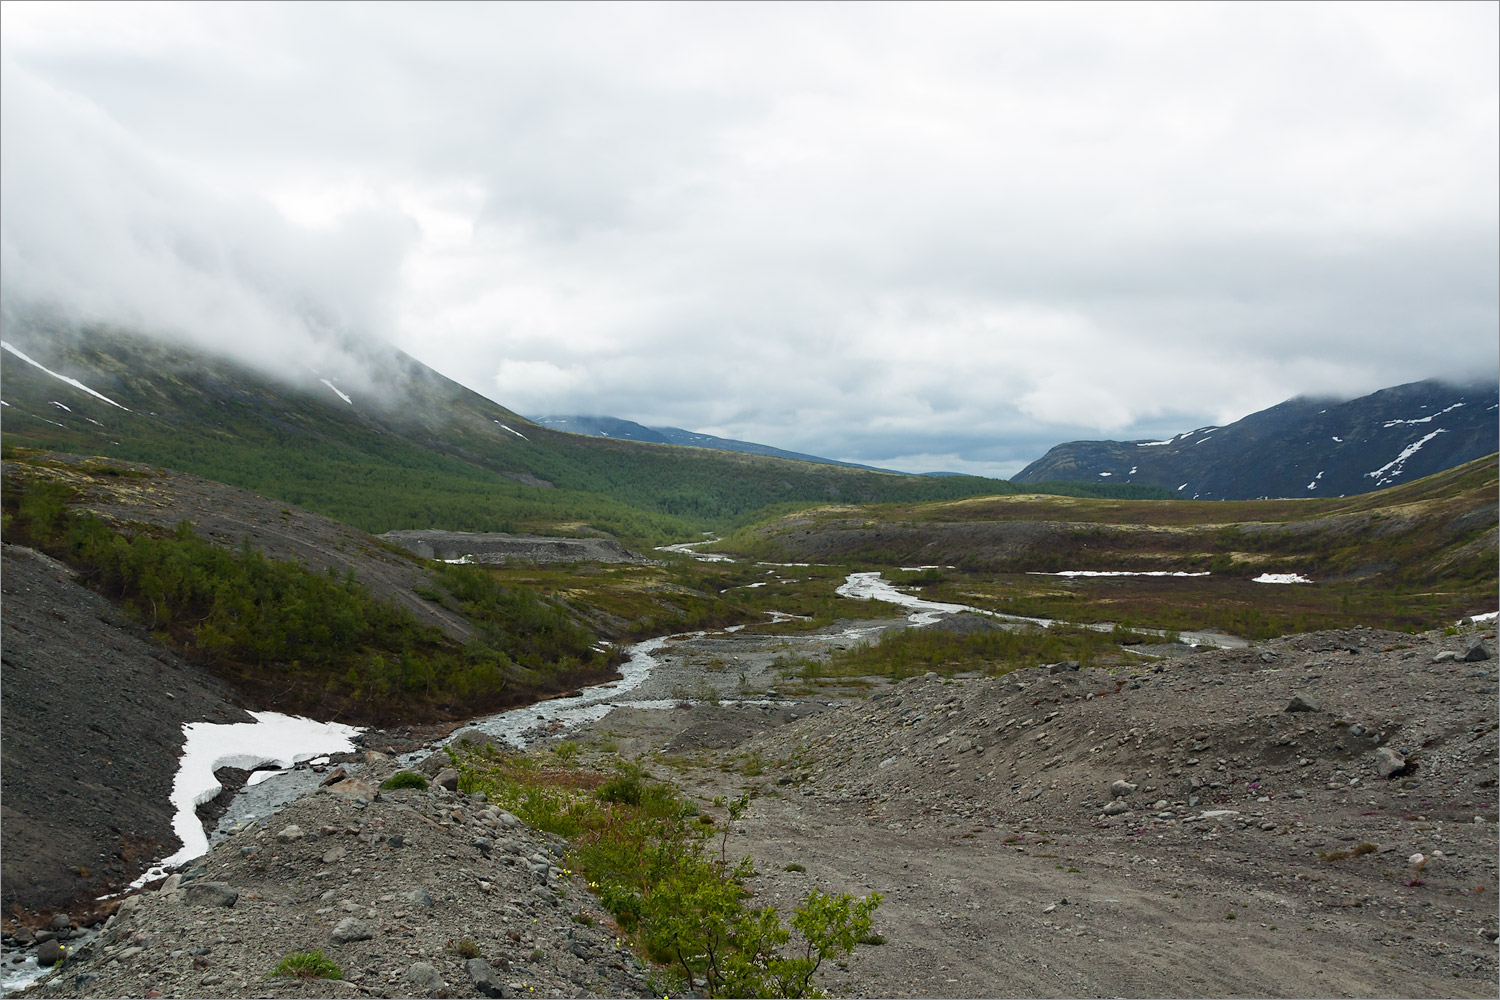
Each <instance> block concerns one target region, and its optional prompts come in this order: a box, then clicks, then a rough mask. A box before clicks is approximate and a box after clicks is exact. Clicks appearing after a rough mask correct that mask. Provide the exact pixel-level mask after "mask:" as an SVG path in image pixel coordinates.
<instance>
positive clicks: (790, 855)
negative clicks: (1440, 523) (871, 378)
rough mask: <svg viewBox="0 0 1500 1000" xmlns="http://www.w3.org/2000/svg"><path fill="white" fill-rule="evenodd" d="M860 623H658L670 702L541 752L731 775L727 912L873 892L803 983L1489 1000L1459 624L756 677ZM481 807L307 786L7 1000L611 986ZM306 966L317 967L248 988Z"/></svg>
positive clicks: (539, 847) (1472, 643)
mask: <svg viewBox="0 0 1500 1000" xmlns="http://www.w3.org/2000/svg"><path fill="white" fill-rule="evenodd" d="M890 624H891V623H889V622H886V623H864V622H862V623H857V624H856V623H847V624H846V625H841V626H838V627H835V628H832V629H828V630H823V631H822V632H821V633H818V634H816V635H809V636H800V637H766V636H751V635H744V634H742V633H741V634H739V635H733V634H727V633H715V634H711V635H707V636H701V637H697V638H692V639H685V640H681V641H677V642H673V643H669V644H667V646H666V647H665V648H664V649H663V650H662V652H661V653H660V654H659V656H660V661H661V662H660V665H659V666H658V667H657V668H656V670H655V671H654V672H653V674H652V676H651V679H650V680H649V681H648V683H647V684H646V685H643V686H642V688H640V689H636V690H633V691H631V692H629V693H628V694H627V695H625V696H624V697H626V698H630V699H644V698H648V697H649V698H655V699H668V701H667V706H668V707H662V708H632V709H618V710H616V711H615V712H613V713H612V714H610V715H607V716H605V717H604V718H603V719H601V720H599V721H597V722H594V723H591V724H588V725H586V726H584V727H583V728H581V729H578V730H572V731H553V732H552V733H551V735H550V736H544V737H542V745H545V744H546V742H547V741H548V740H555V739H559V738H563V737H568V738H571V739H574V740H576V741H578V742H579V743H581V744H582V745H583V746H584V747H585V748H586V756H587V758H588V759H592V760H596V761H598V762H600V763H601V764H602V763H604V762H605V761H607V760H609V759H611V758H612V757H615V756H627V757H629V756H635V755H636V754H644V759H645V760H646V761H647V762H648V764H649V766H650V768H651V769H652V771H653V772H654V773H656V774H658V775H659V776H661V777H662V778H664V779H667V780H671V781H673V782H675V783H677V784H678V785H680V786H681V787H683V788H684V789H685V790H686V791H687V792H688V793H689V794H691V795H694V796H697V797H698V798H699V799H701V800H702V802H703V804H704V807H705V809H707V810H709V811H716V810H714V809H713V807H712V806H711V804H710V803H711V802H712V800H713V798H714V797H715V796H724V795H734V794H738V793H739V792H740V791H741V790H753V791H755V792H756V793H757V797H756V798H755V800H754V802H753V803H752V805H751V807H750V809H749V811H748V812H747V813H746V814H745V815H744V817H743V818H742V819H741V821H740V822H739V823H737V824H736V825H735V827H734V829H733V832H732V834H731V836H730V839H729V849H730V851H731V853H734V854H749V855H751V856H752V857H753V858H755V860H756V864H757V868H758V870H759V872H760V874H759V875H758V876H757V877H756V878H755V879H754V880H753V883H752V887H753V889H754V891H755V893H756V902H757V903H774V904H776V905H777V906H778V907H784V908H786V909H790V908H791V907H793V906H795V904H796V902H797V901H798V900H799V899H800V898H801V897H802V895H804V894H805V893H806V892H807V891H809V890H810V889H813V888H817V889H821V890H824V891H831V892H851V893H855V894H864V893H868V892H872V891H878V892H880V893H881V894H882V895H883V896H884V902H883V904H882V905H881V907H880V909H879V911H878V912H877V914H876V930H877V931H878V932H879V933H880V934H881V935H882V936H883V937H884V939H885V942H884V943H883V944H879V945H866V946H862V947H861V948H859V949H858V950H857V951H856V952H855V954H854V956H853V957H852V958H851V959H850V960H849V961H848V962H847V963H846V964H845V965H843V966H835V967H832V968H828V969H826V970H825V973H824V974H823V976H822V985H823V987H824V988H825V989H827V990H828V991H829V992H831V993H833V994H834V995H842V996H871V995H877V996H1268V995H1278V996H1393V995H1394V996H1495V995H1496V993H1497V986H1500V978H1497V955H1496V941H1495V939H1496V934H1497V919H1496V898H1497V894H1500V883H1497V879H1500V873H1497V853H1500V843H1497V821H1500V814H1497V809H1496V803H1497V790H1496V778H1497V767H1500V764H1497V728H1500V723H1497V709H1496V704H1497V686H1496V673H1495V670H1496V661H1495V660H1494V659H1493V658H1492V657H1493V654H1494V652H1495V633H1494V631H1493V629H1492V628H1490V629H1483V628H1480V629H1476V628H1467V629H1463V630H1460V631H1459V632H1458V633H1457V634H1444V633H1443V632H1433V633H1427V634H1425V635H1420V636H1413V635H1404V634H1397V633H1386V632H1377V631H1373V630H1366V629H1351V630H1345V631H1335V632H1322V633H1315V634H1310V635H1303V636H1289V637H1285V638H1283V639H1279V640H1274V641H1271V642H1266V643H1260V644H1257V645H1254V646H1252V647H1250V648H1248V649H1240V650H1217V651H1204V652H1198V653H1194V654H1192V655H1188V656H1182V657H1171V658H1164V659H1162V660H1160V661H1157V662H1155V663H1149V664H1144V665H1137V666H1133V667H1125V666H1121V667H1116V668H1110V669H1105V668H1099V669H1092V670H1083V671H1078V670H1073V669H1070V667H1069V665H1066V664H1064V665H1057V666H1055V667H1051V668H1046V667H1043V668H1032V669H1027V670H1023V671H1018V672H1015V673H1012V674H1008V675H1005V676H1003V677H1000V678H993V679H987V678H978V677H973V678H958V679H954V680H943V679H940V678H937V677H935V676H931V675H929V676H927V677H916V678H911V679H909V680H906V681H903V682H901V683H899V684H895V685H890V686H884V685H876V686H875V687H873V688H868V689H865V690H860V689H858V688H854V687H844V688H823V689H819V690H817V691H816V692H814V693H812V694H811V695H809V694H808V693H806V692H805V691H800V690H797V689H793V688H791V687H789V682H788V679H787V678H782V677H780V676H779V675H778V674H777V672H776V670H775V666H774V665H775V662H776V659H777V657H779V656H781V655H784V654H785V653H786V652H787V651H788V650H791V651H793V652H794V653H795V655H798V656H808V655H810V656H819V655H825V654H826V653H828V652H829V651H831V650H832V649H834V648H836V647H837V646H838V645H841V644H847V643H849V642H852V641H856V639H857V636H856V635H854V633H853V631H852V630H854V629H866V628H878V627H880V626H882V625H885V626H889V625H890ZM1481 654H1483V655H1484V656H1486V657H1487V658H1485V659H1475V660H1467V659H1464V657H1465V656H1466V655H1467V656H1476V657H1477V656H1480V655H1481ZM768 688H770V689H772V690H775V692H776V696H775V697H768V696H767V694H768V691H767V689H768ZM715 700H717V701H718V702H719V704H717V705H716V704H714V701H715ZM538 714H540V713H538ZM537 721H538V729H537V732H536V733H534V734H533V735H534V736H541V734H543V733H544V732H545V731H546V730H548V729H551V728H552V727H551V726H550V725H545V724H543V720H537ZM382 738H383V736H382ZM395 766H396V765H395V762H394V761H391V760H388V759H386V758H385V757H383V756H379V755H376V756H371V757H370V758H369V759H368V760H361V761H360V762H359V764H358V768H359V770H360V774H361V777H362V778H363V779H364V781H374V780H376V779H379V778H380V777H382V776H383V775H384V774H386V773H388V772H389V771H390V770H392V769H394V767H395ZM361 800H363V801H361ZM513 822H514V821H513V820H512V819H510V818H508V817H507V816H506V815H503V814H501V813H499V812H498V811H495V810H493V809H491V808H490V806H489V805H488V804H487V803H483V802H476V801H474V800H472V799H468V798H465V797H461V796H458V795H455V794H450V793H447V792H442V791H433V792H413V791H403V792H391V793H386V792H382V793H380V797H379V799H378V800H377V799H376V798H375V796H374V790H373V788H372V787H370V785H369V784H367V783H364V782H363V781H343V782H339V783H337V784H333V785H330V786H328V787H327V788H326V789H325V790H324V791H323V792H322V793H320V794H316V795H312V796H309V797H307V798H304V799H302V800H300V801H298V802H296V803H294V804H293V805H291V806H289V807H288V808H287V809H286V810H285V811H283V812H281V813H278V814H276V815H275V816H273V817H270V818H269V819H267V820H263V821H261V822H259V823H257V824H256V825H255V826H254V827H252V828H251V829H248V830H244V831H241V832H239V833H237V834H236V835H235V836H234V837H232V838H231V839H229V840H228V841H226V842H224V843H223V844H220V845H219V846H218V847H216V848H215V849H214V851H213V852H212V853H211V854H210V856H209V857H208V859H207V861H206V862H205V863H203V864H202V865H200V866H198V867H199V868H201V871H194V872H189V873H186V874H187V876H190V877H187V878H186V880H185V882H179V883H170V882H169V883H168V884H167V885H164V886H162V887H161V889H159V890H158V891H155V892H149V893H146V894H143V895H142V896H140V897H137V899H138V901H137V902H132V903H129V904H127V906H126V907H124V908H122V910H123V912H122V913H120V914H117V915H116V916H115V917H114V918H113V920H112V922H111V923H110V924H108V925H107V926H106V928H105V931H104V934H103V935H102V936H101V937H100V938H99V939H98V941H97V942H95V943H94V944H92V945H91V946H90V948H89V950H88V953H87V954H81V953H80V954H75V955H74V956H73V957H71V958H70V959H69V960H68V961H67V962H65V963H64V966H63V970H62V971H61V972H60V973H58V974H56V975H54V977H53V978H52V979H51V981H50V982H48V983H45V984H43V985H42V986H39V987H37V988H36V989H38V990H40V991H42V992H44V993H45V994H47V995H56V996H151V995H153V991H154V992H155V993H159V994H160V995H162V996H174V995H175V996H244V995H257V996H282V995H296V996H328V995H335V996H342V995H354V994H364V995H401V996H438V995H447V996H475V995H484V994H483V993H482V991H483V990H484V989H490V988H492V987H489V986H486V985H484V984H486V983H489V982H490V980H489V979H486V978H485V976H484V968H485V967H487V968H488V969H489V970H490V972H491V973H492V974H493V976H494V982H495V983H496V986H495V987H493V988H495V989H499V990H502V991H505V992H506V993H508V994H509V995H544V996H575V995H587V996H591V995H641V994H642V992H643V991H644V990H646V989H648V982H647V980H646V978H645V976H644V974H643V972H642V970H641V968H640V967H639V966H638V965H637V964H636V963H635V962H634V960H633V959H632V958H631V957H630V956H629V955H627V954H624V953H622V952H620V951H619V950H618V949H617V947H616V945H615V939H614V937H613V935H611V934H610V933H608V930H607V928H608V924H607V921H604V920H602V919H601V918H602V917H603V916H604V914H603V911H602V909H601V908H600V907H599V906H598V904H597V902H596V901H595V900H593V898H592V897H590V896H589V895H588V894H587V892H586V890H585V889H583V888H582V887H581V886H579V885H578V884H577V883H576V882H575V881H574V880H573V879H572V878H571V877H570V876H569V875H568V874H567V873H566V871H565V870H564V869H565V862H564V861H562V860H561V858H562V856H563V855H565V853H566V846H565V845H564V844H562V843H561V842H559V841H556V840H555V839H552V838H548V837H546V836H544V835H540V834H537V833H535V832H534V831H529V830H526V829H525V828H524V827H521V826H518V825H513ZM293 826H295V827H297V828H299V829H300V832H301V836H300V837H299V836H296V831H293V832H291V833H288V832H286V831H287V828H288V827H293ZM1366 845H1369V846H1366ZM1418 855H1420V858H1418V857H1417V856H1418ZM1414 859H1416V860H1414ZM195 886H196V888H195ZM220 886H222V887H223V888H220ZM231 893H233V894H235V895H234V900H235V901H234V903H233V905H225V903H226V902H227V900H228V898H229V895H230V894H231ZM424 893H425V898H427V899H430V900H431V901H432V905H430V906H429V905H428V904H427V902H426V901H425V899H424V896H423V894H424ZM590 920H593V921H594V922H593V924H592V925H590V923H589V921H590ZM341 927H342V928H343V929H342V930H341V929H340V928H341ZM366 932H368V933H369V934H370V937H369V938H364V937H363V934H364V933H366ZM528 935H529V937H528ZM463 942H472V943H473V946H474V948H473V949H472V950H474V951H477V955H478V957H479V958H480V959H481V960H482V961H483V962H484V963H485V967H481V966H471V965H470V964H469V961H470V960H469V959H468V958H467V957H466V956H465V954H461V953H460V952H468V951H470V950H471V949H469V948H468V947H467V946H466V945H464V944H463ZM306 950H321V951H322V952H323V953H324V954H326V955H328V956H330V957H331V958H333V959H335V960H336V961H338V962H339V964H340V965H341V966H342V968H343V969H344V971H345V974H346V977H347V980H348V982H347V983H345V984H343V985H339V984H336V983H333V982H332V981H327V980H319V981H314V982H310V983H309V982H299V981H294V980H290V979H283V978H279V977H278V978H270V977H268V973H269V972H270V971H271V970H272V969H273V968H274V967H275V965H276V963H277V962H279V961H280V960H281V958H282V957H284V956H285V955H287V954H289V953H291V952H295V951H306ZM476 973H477V974H478V978H476Z"/></svg>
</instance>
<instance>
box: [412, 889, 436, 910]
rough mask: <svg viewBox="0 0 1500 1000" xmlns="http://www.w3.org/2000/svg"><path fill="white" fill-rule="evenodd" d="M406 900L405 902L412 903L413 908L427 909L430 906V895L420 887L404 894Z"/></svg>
mask: <svg viewBox="0 0 1500 1000" xmlns="http://www.w3.org/2000/svg"><path fill="white" fill-rule="evenodd" d="M406 900H407V902H409V903H412V904H413V905H415V906H425V907H428V908H431V906H432V894H431V893H430V892H428V891H427V890H426V889H425V888H423V887H422V886H418V887H417V888H415V889H413V890H412V891H411V892H408V893H407V894H406Z"/></svg>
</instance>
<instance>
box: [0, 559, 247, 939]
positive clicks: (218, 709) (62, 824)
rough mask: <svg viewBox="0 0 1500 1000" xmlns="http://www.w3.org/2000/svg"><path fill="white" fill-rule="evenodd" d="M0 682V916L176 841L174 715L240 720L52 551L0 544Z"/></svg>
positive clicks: (77, 904) (23, 913) (59, 902)
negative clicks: (0, 675) (0, 603)
mask: <svg viewBox="0 0 1500 1000" xmlns="http://www.w3.org/2000/svg"><path fill="white" fill-rule="evenodd" d="M0 577H3V580H4V584H3V600H4V610H5V614H4V631H3V634H4V641H3V650H4V653H3V658H4V671H5V672H4V684H3V686H0V712H3V716H4V728H3V732H0V748H3V765H4V766H3V771H0V782H3V784H0V789H3V803H4V805H3V829H4V833H5V840H4V851H3V852H0V899H3V903H0V906H3V914H4V918H5V922H6V926H7V927H10V926H11V922H12V921H13V920H14V919H16V918H17V917H19V918H21V919H22V920H23V922H25V921H30V922H35V921H37V920H39V919H41V920H44V919H45V918H48V917H50V916H51V914H52V911H53V910H68V911H70V912H72V913H74V914H75V915H79V916H86V915H87V914H88V913H89V912H90V911H93V910H95V909H96V908H97V903H96V902H95V900H94V897H96V896H98V895H100V894H102V893H104V892H106V891H108V890H110V889H113V888H115V887H117V886H119V885H120V884H123V883H128V882H129V881H130V880H131V879H133V878H135V877H136V876H137V875H139V874H140V873H141V872H142V871H144V870H145V869H146V868H147V867H149V866H150V865H151V863H152V862H153V861H155V860H157V859H159V858H162V857H165V856H166V855H168V854H171V853H172V852H173V851H174V850H176V848H177V846H178V845H177V839H176V837H175V836H174V834H173V833H172V809H171V806H170V805H169V804H168V802H167V797H168V795H169V794H170V793H171V790H172V780H173V776H174V775H175V774H176V771H177V759H178V757H179V755H180V754H181V752H182V744H183V734H182V726H183V723H186V722H200V721H212V722H249V721H251V718H250V716H249V715H248V714H246V713H245V712H244V711H243V710H241V709H240V708H238V707H236V704H235V700H234V698H233V696H232V694H231V693H230V692H229V691H228V690H227V689H226V688H225V686H224V685H223V684H221V683H219V682H218V681H215V680H214V679H213V678H211V677H209V676H207V675H206V674H204V673H203V672H202V671H201V670H199V669H197V668H196V667H194V666H193V665H192V664H190V663H187V662H185V661H183V660H182V659H180V658H179V657H177V656H174V655H173V654H172V653H170V652H168V651H166V650H163V649H162V648H161V647H160V646H158V645H155V644H154V643H152V642H151V641H150V638H149V636H147V635H146V634H145V633H144V630H142V629H140V628H138V627H137V626H136V625H134V624H133V623H132V622H131V621H130V620H129V618H128V616H127V615H126V614H125V613H124V612H122V611H121V610H120V609H119V608H117V607H115V606H114V605H113V604H111V603H110V602H109V601H107V600H105V599H104V598H102V597H100V596H99V595H97V594H95V593H93V592H92V591H89V590H87V589H85V588H84V587H82V586H80V585H78V584H77V583H75V582H74V581H73V577H72V572H71V571H70V570H69V569H68V568H67V567H66V566H63V565H62V564H61V563H59V562H56V561H55V560H52V559H49V558H48V557H46V556H44V555H41V554H39V553H37V552H34V551H32V550H31V549H25V548H19V547H17V546H14V545H6V546H4V551H3V557H0Z"/></svg>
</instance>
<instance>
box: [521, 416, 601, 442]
mask: <svg viewBox="0 0 1500 1000" xmlns="http://www.w3.org/2000/svg"><path fill="white" fill-rule="evenodd" d="M495 423H497V424H500V429H501V430H502V431H510V432H511V433H512V434H514V435H515V436H516V437H518V438H520V439H521V440H522V441H530V440H531V438H529V437H527V436H526V435H525V434H522V433H521V432H520V431H518V430H516V429H515V428H513V427H507V426H505V425H504V424H501V423H500V421H498V420H496V421H495ZM606 436H607V435H606Z"/></svg>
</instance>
